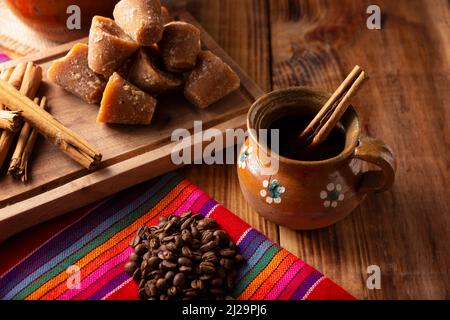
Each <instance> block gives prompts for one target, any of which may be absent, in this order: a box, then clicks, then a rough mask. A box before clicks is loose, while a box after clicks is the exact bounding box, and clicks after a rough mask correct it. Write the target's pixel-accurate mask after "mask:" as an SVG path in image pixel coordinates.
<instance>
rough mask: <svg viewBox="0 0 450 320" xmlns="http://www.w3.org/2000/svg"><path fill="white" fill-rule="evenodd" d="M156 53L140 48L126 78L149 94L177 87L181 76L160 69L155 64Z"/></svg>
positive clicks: (181, 81)
mask: <svg viewBox="0 0 450 320" xmlns="http://www.w3.org/2000/svg"><path fill="white" fill-rule="evenodd" d="M157 58H158V57H157V53H156V52H154V50H147V52H146V51H144V50H143V49H141V50H140V51H139V53H138V56H137V58H136V60H135V62H134V65H133V67H132V68H131V71H130V73H129V75H128V80H129V81H130V82H131V83H133V84H135V85H136V86H138V87H139V88H141V89H142V90H144V91H145V92H147V93H149V94H151V95H160V94H163V93H165V92H167V91H171V90H174V89H177V88H179V87H180V86H181V85H182V84H183V77H182V76H181V75H178V74H172V73H169V72H164V71H162V70H160V69H159V68H158V66H157Z"/></svg>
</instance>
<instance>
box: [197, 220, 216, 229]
mask: <svg viewBox="0 0 450 320" xmlns="http://www.w3.org/2000/svg"><path fill="white" fill-rule="evenodd" d="M215 227H216V220H214V219H211V218H204V219H202V220H200V221H199V222H198V224H197V228H198V229H212V228H215Z"/></svg>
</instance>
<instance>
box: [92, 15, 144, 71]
mask: <svg viewBox="0 0 450 320" xmlns="http://www.w3.org/2000/svg"><path fill="white" fill-rule="evenodd" d="M138 49H139V45H138V44H137V43H136V42H134V41H133V40H132V39H131V38H130V37H129V36H128V35H127V34H126V33H125V32H124V31H123V30H122V29H120V27H119V26H118V25H117V24H116V23H115V22H114V21H113V20H111V19H109V18H104V17H100V16H95V17H94V18H93V19H92V25H91V30H90V33H89V55H88V61H89V67H90V68H91V69H92V70H94V71H95V72H97V73H99V74H102V75H104V76H106V77H109V76H110V75H111V74H112V73H113V72H114V71H116V70H117V69H118V68H120V66H122V65H123V64H124V63H125V61H126V60H127V59H128V58H129V57H130V56H131V55H132V54H133V53H134V52H136V50H138Z"/></svg>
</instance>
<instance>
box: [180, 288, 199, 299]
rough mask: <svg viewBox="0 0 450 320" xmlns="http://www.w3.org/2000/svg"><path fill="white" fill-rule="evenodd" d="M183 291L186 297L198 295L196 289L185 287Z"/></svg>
mask: <svg viewBox="0 0 450 320" xmlns="http://www.w3.org/2000/svg"><path fill="white" fill-rule="evenodd" d="M183 293H184V294H185V295H186V297H188V298H195V297H197V296H198V292H197V290H195V289H185V290H183Z"/></svg>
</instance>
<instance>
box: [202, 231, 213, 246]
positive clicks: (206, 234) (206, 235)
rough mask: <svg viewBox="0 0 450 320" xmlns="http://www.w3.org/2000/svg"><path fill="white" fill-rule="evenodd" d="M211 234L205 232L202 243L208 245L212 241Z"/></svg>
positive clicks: (210, 232)
mask: <svg viewBox="0 0 450 320" xmlns="http://www.w3.org/2000/svg"><path fill="white" fill-rule="evenodd" d="M213 237H214V236H213V232H212V231H211V230H206V231H205V232H203V234H202V243H208V242H210V241H211V240H213Z"/></svg>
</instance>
